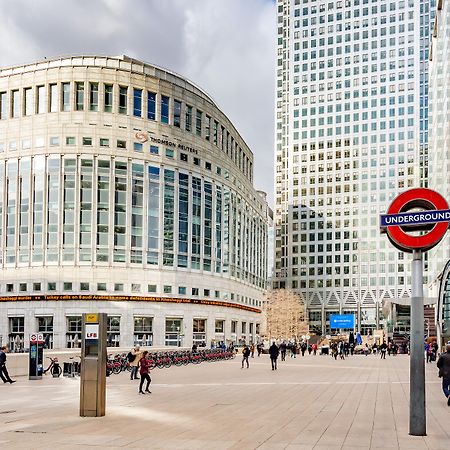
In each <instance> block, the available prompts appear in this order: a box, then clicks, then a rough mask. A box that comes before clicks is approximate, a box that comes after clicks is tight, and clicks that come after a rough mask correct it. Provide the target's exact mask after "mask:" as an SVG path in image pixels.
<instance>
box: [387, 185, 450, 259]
mask: <svg viewBox="0 0 450 450" xmlns="http://www.w3.org/2000/svg"><path fill="white" fill-rule="evenodd" d="M449 223H450V209H449V207H448V203H447V201H446V200H445V198H444V197H442V195H441V194H438V193H437V192H435V191H432V190H431V189H425V188H417V189H410V190H409V191H406V192H403V193H402V194H400V195H399V196H398V197H396V198H395V199H394V201H393V202H392V203H391V205H390V206H389V209H388V211H387V213H386V214H382V215H381V217H380V227H381V230H382V232H385V233H387V235H388V238H389V240H390V241H391V243H392V244H393V245H394V246H395V247H397V248H398V249H399V250H402V251H404V252H412V251H413V250H422V251H426V250H429V249H430V248H432V247H434V246H435V245H436V244H438V243H439V241H440V240H441V239H442V238H443V237H444V235H445V232H446V231H447V228H448V227H449ZM418 232H422V233H418Z"/></svg>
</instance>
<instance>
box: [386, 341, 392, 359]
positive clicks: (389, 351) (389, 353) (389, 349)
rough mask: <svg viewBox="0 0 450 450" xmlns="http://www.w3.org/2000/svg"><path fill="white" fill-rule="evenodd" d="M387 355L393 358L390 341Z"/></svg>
mask: <svg viewBox="0 0 450 450" xmlns="http://www.w3.org/2000/svg"><path fill="white" fill-rule="evenodd" d="M387 353H388V356H391V353H392V341H389V344H388V347H387Z"/></svg>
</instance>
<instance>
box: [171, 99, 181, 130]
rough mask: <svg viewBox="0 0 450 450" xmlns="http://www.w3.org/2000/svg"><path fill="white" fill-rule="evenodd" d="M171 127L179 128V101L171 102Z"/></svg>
mask: <svg viewBox="0 0 450 450" xmlns="http://www.w3.org/2000/svg"><path fill="white" fill-rule="evenodd" d="M173 126H174V127H177V128H180V127H181V102H180V101H179V100H174V101H173Z"/></svg>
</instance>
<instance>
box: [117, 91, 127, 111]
mask: <svg viewBox="0 0 450 450" xmlns="http://www.w3.org/2000/svg"><path fill="white" fill-rule="evenodd" d="M127 102H128V88H127V87H125V86H119V114H126V113H127Z"/></svg>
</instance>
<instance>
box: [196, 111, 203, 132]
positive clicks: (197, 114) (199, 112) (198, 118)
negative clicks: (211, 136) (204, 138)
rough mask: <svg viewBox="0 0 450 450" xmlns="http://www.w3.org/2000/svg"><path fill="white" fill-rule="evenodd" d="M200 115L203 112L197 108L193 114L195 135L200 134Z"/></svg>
mask: <svg viewBox="0 0 450 450" xmlns="http://www.w3.org/2000/svg"><path fill="white" fill-rule="evenodd" d="M202 115H203V113H202V112H201V111H199V110H198V109H197V111H196V115H195V134H196V135H197V136H201V135H202Z"/></svg>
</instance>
